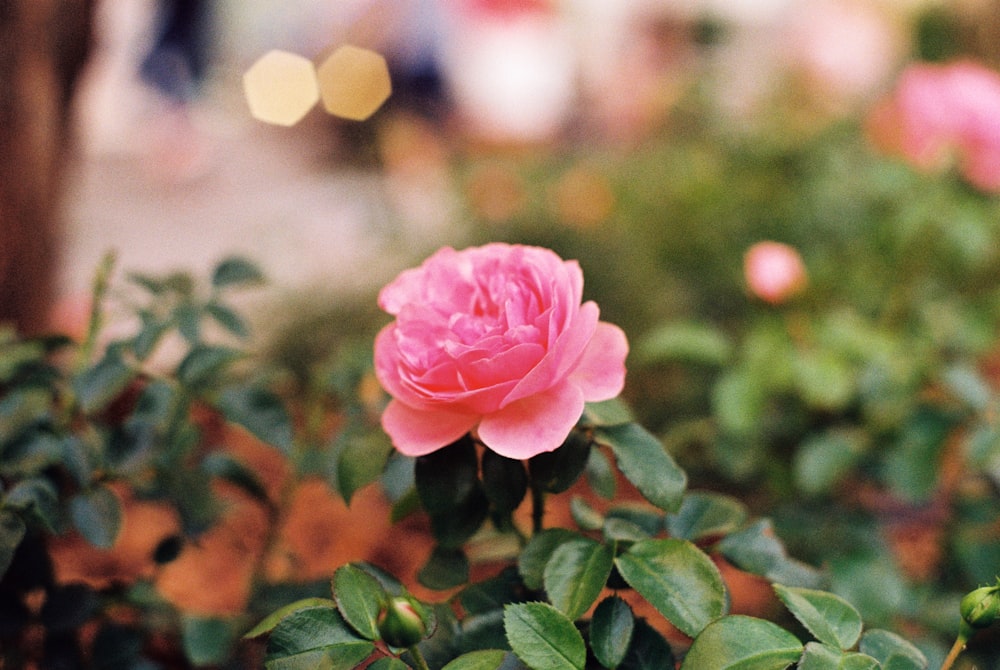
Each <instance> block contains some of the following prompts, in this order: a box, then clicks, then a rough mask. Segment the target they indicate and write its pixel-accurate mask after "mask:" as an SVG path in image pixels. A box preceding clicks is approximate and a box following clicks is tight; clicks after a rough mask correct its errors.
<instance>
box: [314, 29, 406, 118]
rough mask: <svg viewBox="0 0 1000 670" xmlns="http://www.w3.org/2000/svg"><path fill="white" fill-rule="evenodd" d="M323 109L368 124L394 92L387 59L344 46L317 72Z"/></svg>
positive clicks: (323, 63)
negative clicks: (368, 119)
mask: <svg viewBox="0 0 1000 670" xmlns="http://www.w3.org/2000/svg"><path fill="white" fill-rule="evenodd" d="M316 74H317V76H318V78H319V89H320V96H321V97H322V100H323V107H325V108H326V111H328V112H330V113H331V114H333V115H334V116H339V117H342V118H345V119H351V120H352V121H364V120H365V119H367V118H368V117H369V116H371V115H372V114H374V113H375V112H376V111H377V110H378V108H379V107H381V106H382V103H384V102H385V101H386V99H387V98H388V97H389V95H390V94H391V93H392V81H391V80H390V78H389V68H388V66H387V65H386V63H385V58H383V57H382V56H381V55H380V54H378V53H376V52H374V51H369V50H368V49H361V48H359V47H355V46H350V45H347V46H342V47H340V48H339V49H337V50H336V51H334V52H333V54H331V55H330V57H329V58H327V59H326V60H324V61H323V62H322V63H321V64H320V65H319V67H318V68H317V69H316Z"/></svg>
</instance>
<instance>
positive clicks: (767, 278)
mask: <svg viewBox="0 0 1000 670" xmlns="http://www.w3.org/2000/svg"><path fill="white" fill-rule="evenodd" d="M743 273H744V275H745V277H746V281H747V286H749V287H750V291H751V292H752V293H753V294H754V295H755V296H757V297H758V298H760V299H761V300H765V301H767V302H770V303H773V304H778V303H781V302H784V301H785V300H787V299H788V298H790V297H791V296H793V295H795V294H796V293H798V292H799V291H801V290H802V289H803V288H805V285H806V282H807V279H806V268H805V265H804V264H803V263H802V257H801V256H799V252H798V251H796V250H795V249H794V248H793V247H790V246H788V245H787V244H781V243H780V242H758V243H757V244H755V245H753V246H752V247H750V249H749V250H748V251H747V253H746V256H745V257H744V259H743Z"/></svg>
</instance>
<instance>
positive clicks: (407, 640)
mask: <svg viewBox="0 0 1000 670" xmlns="http://www.w3.org/2000/svg"><path fill="white" fill-rule="evenodd" d="M420 607H421V606H420V604H419V603H417V602H415V601H413V600H411V599H409V598H404V597H402V596H397V597H395V598H391V599H390V600H389V604H388V605H387V606H386V608H385V609H384V610H382V613H381V614H380V615H379V618H378V630H379V634H380V635H381V636H382V639H383V640H385V642H386V644H388V645H389V646H392V647H400V648H404V647H412V646H413V645H415V644H416V643H418V642H420V641H421V640H422V639H424V635H425V634H426V633H427V625H426V624H425V623H424V619H423V617H422V616H420Z"/></svg>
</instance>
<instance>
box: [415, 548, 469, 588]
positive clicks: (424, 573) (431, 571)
mask: <svg viewBox="0 0 1000 670" xmlns="http://www.w3.org/2000/svg"><path fill="white" fill-rule="evenodd" d="M417 579H418V581H419V582H420V583H421V584H423V585H424V586H426V587H427V588H429V589H434V590H436V591H445V590H447V589H450V588H454V587H456V586H461V585H462V584H465V583H466V582H467V581H469V559H468V558H467V557H466V556H465V552H464V551H462V550H461V549H453V548H447V547H441V546H436V547H434V550H433V551H432V552H431V555H430V558H428V559H427V562H426V563H424V566H423V567H422V568H420V572H419V573H418V574H417Z"/></svg>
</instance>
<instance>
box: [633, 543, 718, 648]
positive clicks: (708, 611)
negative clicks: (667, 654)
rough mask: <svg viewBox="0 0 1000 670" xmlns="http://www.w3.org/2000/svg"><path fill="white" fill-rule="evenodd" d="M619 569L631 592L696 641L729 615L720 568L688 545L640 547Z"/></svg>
mask: <svg viewBox="0 0 1000 670" xmlns="http://www.w3.org/2000/svg"><path fill="white" fill-rule="evenodd" d="M615 565H616V566H617V567H618V571H619V572H620V573H621V576H622V577H623V578H624V579H625V581H626V582H628V584H629V586H631V587H632V588H634V589H635V590H636V591H638V592H639V593H640V594H641V595H642V597H643V598H645V599H646V600H648V601H649V602H650V604H652V605H653V607H655V608H656V609H657V610H658V611H659V612H660V613H661V614H662V615H663V616H665V617H666V618H667V620H668V621H670V623H672V624H674V625H675V626H676V627H677V628H678V629H680V630H681V631H682V632H684V633H685V634H686V635H689V636H691V637H694V636H696V635H698V633H700V632H701V631H702V629H704V628H705V626H707V625H708V624H709V623H710V622H712V621H713V620H715V619H717V618H719V617H720V616H722V615H723V614H725V613H726V609H727V607H728V605H727V600H726V589H725V585H724V584H723V581H722V576H721V575H720V574H719V570H718V568H717V567H716V566H715V564H714V563H713V562H712V561H711V559H710V558H709V557H708V556H707V555H706V554H705V553H704V552H702V551H701V550H700V549H698V548H697V547H695V546H694V545H693V544H691V543H690V542H687V541H685V540H677V539H673V538H667V539H657V540H644V541H642V542H636V543H635V544H634V545H632V546H631V547H629V549H628V551H626V552H625V553H624V554H622V555H620V556H618V557H617V558H616V559H615Z"/></svg>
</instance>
